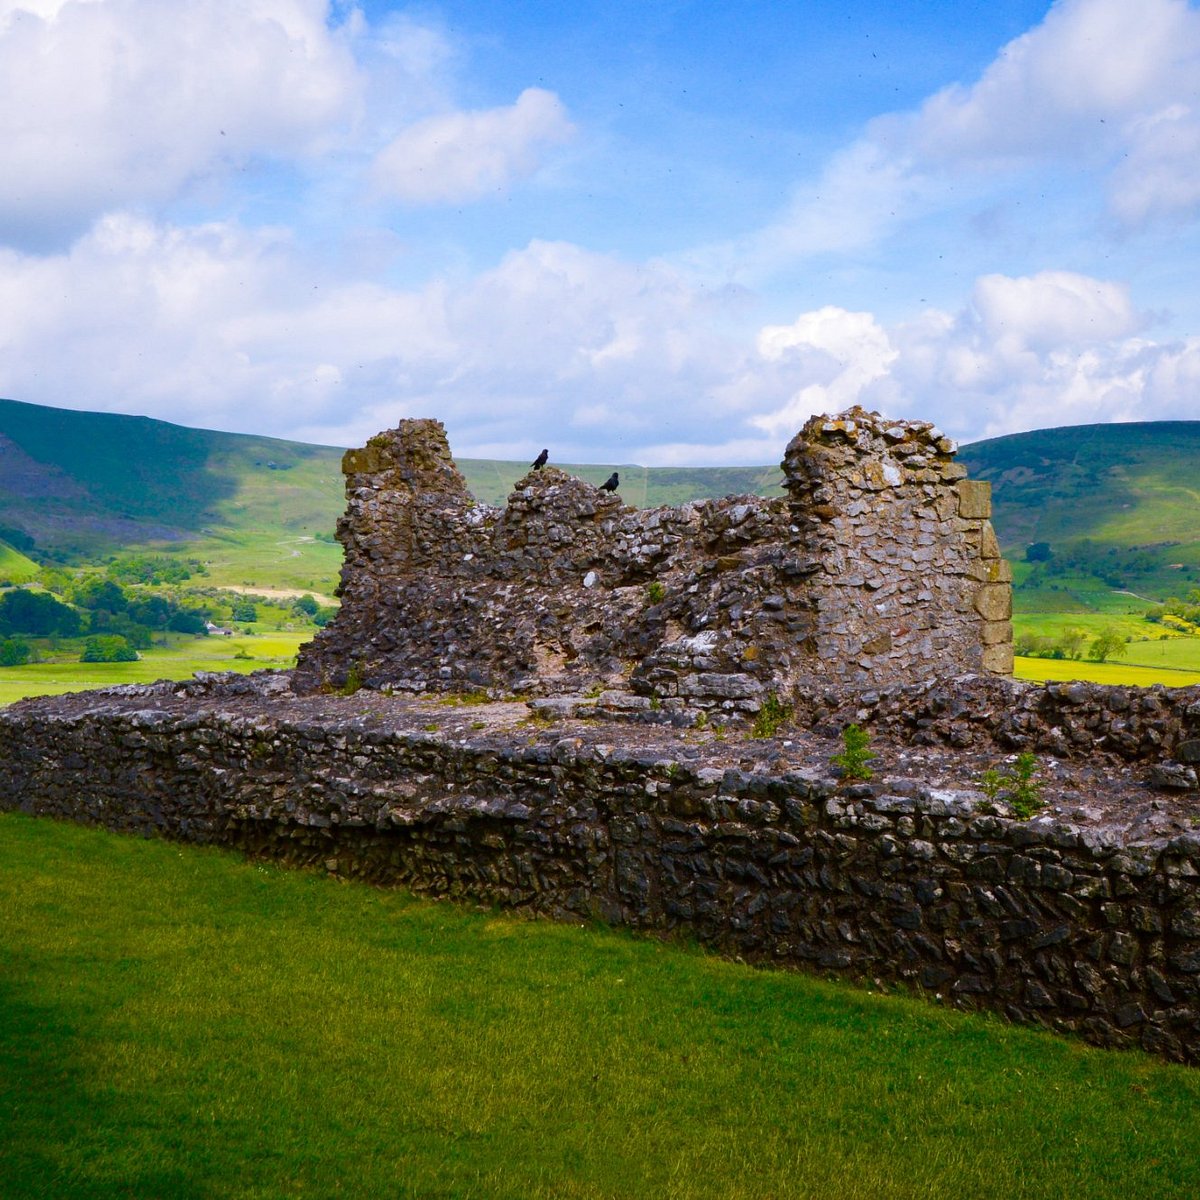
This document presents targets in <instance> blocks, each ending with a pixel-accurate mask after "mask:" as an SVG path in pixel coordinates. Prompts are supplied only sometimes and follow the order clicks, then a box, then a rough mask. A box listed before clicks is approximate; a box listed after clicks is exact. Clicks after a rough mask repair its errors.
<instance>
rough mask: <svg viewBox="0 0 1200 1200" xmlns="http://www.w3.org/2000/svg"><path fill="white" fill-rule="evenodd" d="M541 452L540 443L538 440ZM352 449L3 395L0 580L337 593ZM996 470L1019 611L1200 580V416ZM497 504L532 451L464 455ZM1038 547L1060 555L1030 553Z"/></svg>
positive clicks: (979, 462) (720, 476)
mask: <svg viewBox="0 0 1200 1200" xmlns="http://www.w3.org/2000/svg"><path fill="white" fill-rule="evenodd" d="M531 453H532V451H531ZM341 456H342V450H341V449H340V448H337V447H331V446H311V445H306V444H304V443H300V442H288V441H283V440H281V439H278V438H265V437H253V436H249V435H245V434H233V433H216V432H211V431H206V430H197V429H188V428H185V427H183V426H180V425H173V424H170V423H168V422H165V421H155V420H150V419H149V418H145V417H126V416H117V415H114V414H106V413H87V412H74V411H68V410H65V409H55V408H45V407H42V406H40V405H34V404H22V403H19V402H17V401H14V400H0V578H3V577H5V576H4V571H5V569H6V568H5V564H6V563H7V564H8V567H7V570H8V571H9V573H10V574H9V575H8V577H9V578H13V579H14V580H16V579H17V578H18V577H19V575H20V573H21V572H25V573H26V574H27V573H28V571H29V569H30V568H29V562H30V560H33V561H34V562H54V561H60V562H87V561H97V560H103V559H104V558H107V557H109V556H111V555H114V554H118V553H127V552H129V551H130V550H133V549H138V550H143V549H147V550H155V551H160V552H161V551H176V552H178V553H181V554H184V555H186V556H189V557H195V558H200V559H202V560H204V561H205V562H206V563H207V564H208V568H209V574H210V578H211V580H212V582H214V583H227V584H234V585H247V586H249V585H257V586H259V587H283V588H296V589H303V590H316V591H323V592H328V591H330V590H331V589H332V587H333V583H334V580H335V579H336V577H337V572H338V568H339V566H340V563H341V548H340V546H338V545H337V543H336V542H335V541H334V540H333V531H334V526H335V523H336V521H337V517H338V515H339V514H340V512H341V511H342V507H343V503H344V501H343V495H342V475H341ZM961 460H962V462H963V463H964V464H965V465H966V466H967V468H968V469H969V470H970V472H971V474H972V475H973V476H974V477H976V478H981V479H990V480H991V481H992V483H993V485H994V494H995V525H996V530H997V533H998V534H999V536H1000V540H1001V543H1002V544H1003V546H1004V549H1005V553H1006V554H1007V555H1008V557H1010V558H1011V559H1012V560H1013V561H1014V563H1015V565H1016V568H1017V582H1018V585H1019V592H1018V605H1019V607H1022V608H1024V609H1026V610H1030V611H1035V610H1038V609H1045V610H1053V611H1066V612H1071V611H1092V610H1094V609H1095V607H1096V603H1095V597H1096V596H1097V595H1101V594H1109V595H1111V593H1112V591H1113V590H1121V591H1131V592H1135V593H1137V595H1138V596H1148V597H1153V598H1155V599H1158V598H1162V597H1165V596H1167V595H1172V594H1179V595H1182V594H1185V593H1186V592H1187V591H1188V590H1189V589H1190V588H1192V587H1196V586H1200V421H1172V422H1152V423H1140V424H1125V425H1087V426H1078V427H1072V428H1065V429H1048V430H1039V431H1037V432H1034V433H1022V434H1014V435H1012V436H1009V437H1003V438H994V439H991V440H989V441H985V442H976V443H974V444H973V445H969V446H965V447H964V448H963V450H962V452H961ZM555 465H556V466H561V467H563V468H564V469H565V470H568V471H570V472H572V473H573V474H576V475H579V476H580V477H581V478H583V479H587V480H590V481H591V482H593V483H597V484H598V483H600V482H601V481H602V480H603V479H604V478H605V477H606V476H607V475H608V474H609V473H610V472H611V471H612V470H613V469H614V468H615V469H618V470H620V472H621V496H622V498H623V499H624V500H625V501H626V502H627V503H630V504H636V505H658V504H681V503H684V502H686V501H688V500H698V499H704V498H708V497H719V496H725V495H730V494H746V493H750V494H760V495H777V494H779V491H780V484H781V479H782V477H781V474H780V471H779V468H778V467H777V466H767V467H707V468H706V467H695V468H687V467H650V468H647V467H638V466H631V465H628V464H614V463H591V464H577V463H556V464H555ZM459 466H460V467H461V468H462V471H463V474H464V475H465V476H466V479H467V483H468V485H469V486H470V488H471V490H472V492H473V493H474V494H475V495H476V496H477V497H478V498H479V499H480V500H481V501H483V502H485V503H489V504H502V503H503V502H504V499H505V497H506V496H507V494H508V493H509V491H511V489H512V486H513V484H514V483H515V482H516V480H517V479H519V478H520V477H521V476H522V475H523V474H524V473H525V471H526V469H527V466H528V464H527V463H525V462H520V463H512V462H499V461H495V460H490V459H462V460H460V461H459ZM1031 543H1045V544H1046V547H1047V548H1048V550H1049V553H1050V559H1049V560H1048V561H1046V562H1043V563H1041V564H1025V563H1024V561H1023V560H1024V559H1025V556H1026V548H1027V547H1028V546H1029V545H1030V544H1031Z"/></svg>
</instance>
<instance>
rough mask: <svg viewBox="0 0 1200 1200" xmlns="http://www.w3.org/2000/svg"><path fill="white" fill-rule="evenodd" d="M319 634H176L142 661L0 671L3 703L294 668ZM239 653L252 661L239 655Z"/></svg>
mask: <svg viewBox="0 0 1200 1200" xmlns="http://www.w3.org/2000/svg"><path fill="white" fill-rule="evenodd" d="M314 632H315V631H314V630H312V629H308V630H304V631H298V632H288V631H286V630H280V631H272V632H270V633H264V634H253V635H250V636H248V637H247V636H244V635H241V634H239V635H237V636H236V637H231V638H225V637H202V638H193V637H183V636H171V637H170V640H171V645H170V646H169V647H167V648H165V649H160V648H158V647H153V648H151V649H149V650H142V651H140V654H141V656H142V657H141V659H140V660H139V661H138V662H128V663H81V662H78V661H75V662H40V663H28V664H26V665H25V666H23V667H0V705H4V704H11V703H12V702H13V701H14V700H21V699H24V697H26V696H57V695H60V694H61V693H63V692H80V691H87V690H88V689H90V688H98V687H112V686H114V685H115V684H121V683H153V682H154V680H156V679H190V678H191V677H192V676H193V675H194V674H195V673H196V672H197V671H242V672H249V671H261V670H263V669H265V668H283V667H291V666H294V665H295V662H296V652H297V650H299V648H300V646H301V645H302V644H303V643H304V642H307V641H310V640H311V639H312V636H313V633H314ZM239 651H240V652H242V653H243V654H246V655H249V657H248V658H237V657H235V655H237V654H238V652H239ZM76 657H77V656H76Z"/></svg>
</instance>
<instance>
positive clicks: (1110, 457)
mask: <svg viewBox="0 0 1200 1200" xmlns="http://www.w3.org/2000/svg"><path fill="white" fill-rule="evenodd" d="M960 461H962V463H963V464H964V465H965V466H966V467H967V469H968V470H969V471H970V472H971V475H972V476H973V477H975V478H977V479H989V480H991V481H992V486H993V497H994V504H995V521H994V523H995V526H996V532H997V534H998V536H999V538H1000V542H1001V545H1002V546H1003V548H1004V551H1005V554H1006V555H1007V556H1008V557H1009V558H1010V559H1012V560H1014V562H1016V563H1018V564H1020V562H1021V561H1022V560H1023V559H1024V558H1025V557H1026V552H1027V548H1028V547H1029V546H1030V545H1031V544H1035V543H1044V544H1045V547H1046V548H1048V550H1049V552H1050V558H1049V559H1048V560H1046V561H1044V562H1043V563H1042V564H1041V566H1040V568H1039V569H1038V571H1037V573H1036V576H1035V577H1034V578H1032V579H1031V578H1030V575H1031V574H1032V573H1033V572H1032V571H1026V572H1018V583H1019V584H1021V585H1023V590H1026V591H1039V590H1040V591H1046V590H1048V589H1050V588H1051V587H1054V588H1055V589H1056V590H1058V591H1062V590H1063V589H1064V588H1065V589H1066V590H1067V591H1078V590H1080V589H1082V590H1083V591H1087V590H1088V589H1089V587H1090V588H1091V589H1092V590H1094V589H1095V588H1097V587H1107V588H1110V589H1122V590H1127V591H1133V592H1136V593H1138V594H1139V595H1146V596H1151V597H1155V598H1162V597H1164V596H1167V595H1171V594H1183V593H1185V592H1186V591H1187V590H1189V589H1190V588H1193V587H1196V586H1198V585H1200V421H1154V422H1134V423H1128V424H1120V425H1079V426H1070V427H1066V428H1062V429H1042V430H1037V431H1035V432H1033V433H1019V434H1013V435H1011V436H1009V437H1002V438H993V439H991V440H989V441H985V442H976V443H974V444H973V445H970V446H965V447H964V448H963V450H962V452H961V454H960ZM1043 553H1044V551H1043ZM1051 601H1052V598H1048V597H1043V602H1044V603H1050V606H1051V607H1054V608H1059V607H1061V605H1060V604H1059V603H1058V601H1057V600H1053V602H1051Z"/></svg>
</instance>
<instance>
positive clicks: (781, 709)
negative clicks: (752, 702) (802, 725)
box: [750, 692, 792, 738]
mask: <svg viewBox="0 0 1200 1200" xmlns="http://www.w3.org/2000/svg"><path fill="white" fill-rule="evenodd" d="M791 719H792V706H791V704H789V703H788V702H787V701H786V700H780V698H779V697H778V696H777V695H775V693H774V692H771V693H769V694H768V695H767V697H766V699H765V700H763V702H762V708H760V709H759V710H758V712H757V714H756V715H755V717H754V724H753V725H752V726H751V727H750V736H751V737H756V738H769V737H774V736H775V735H776V734H777V733H778V732H779V727H780V726H781V725H783V724H784V723H785V722H787V721H790V720H791Z"/></svg>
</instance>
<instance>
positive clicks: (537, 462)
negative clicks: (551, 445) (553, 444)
mask: <svg viewBox="0 0 1200 1200" xmlns="http://www.w3.org/2000/svg"><path fill="white" fill-rule="evenodd" d="M549 457H550V451H549V450H543V451H542V452H541V454H539V455H538V456H537V458H535V459H534V460H533V462H532V464H530V465H531V466H532V467H533V469H534V470H535V471H540V470H541V469H542V468H543V467H544V466H545V465H546V459H548V458H549Z"/></svg>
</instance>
